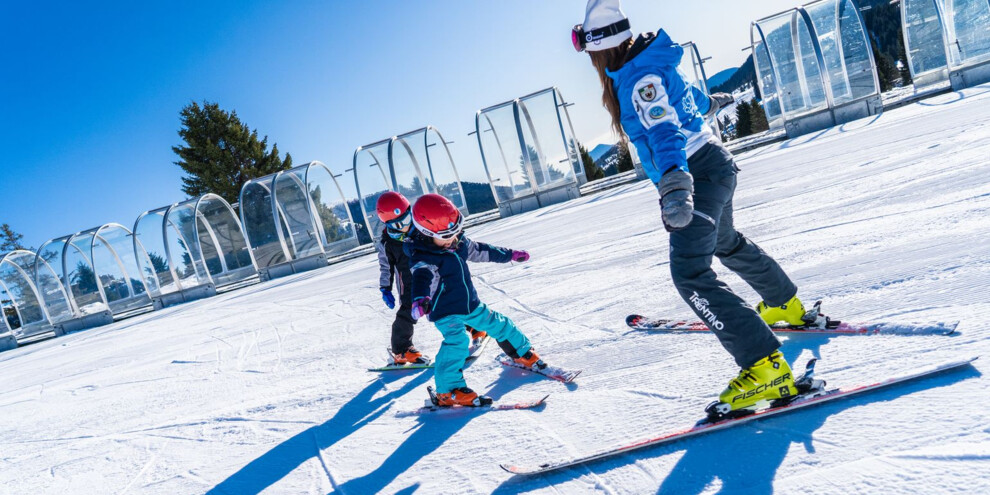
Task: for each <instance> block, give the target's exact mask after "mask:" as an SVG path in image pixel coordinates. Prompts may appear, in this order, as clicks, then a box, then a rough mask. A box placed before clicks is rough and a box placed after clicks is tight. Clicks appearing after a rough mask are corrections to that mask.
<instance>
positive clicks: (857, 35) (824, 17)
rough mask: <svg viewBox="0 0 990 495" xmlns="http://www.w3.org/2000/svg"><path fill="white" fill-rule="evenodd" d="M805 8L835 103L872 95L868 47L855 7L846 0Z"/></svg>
mask: <svg viewBox="0 0 990 495" xmlns="http://www.w3.org/2000/svg"><path fill="white" fill-rule="evenodd" d="M806 10H807V12H808V15H809V16H810V17H811V21H812V23H813V24H814V26H815V31H816V32H817V33H818V42H819V44H820V45H821V47H822V55H823V56H824V58H825V65H826V68H827V70H828V76H829V81H830V83H831V85H832V96H833V99H834V102H835V104H836V105H840V104H843V103H847V102H850V101H854V100H858V99H861V98H865V97H868V96H872V95H875V94H876V93H877V92H878V91H877V88H876V84H875V79H874V75H873V63H872V62H871V60H870V53H869V51H868V50H870V49H871V48H870V45H869V42H868V41H867V39H866V32H865V31H864V30H863V25H862V24H861V23H860V18H859V13H858V12H857V11H856V6H855V5H854V4H853V3H852V2H850V1H849V0H824V1H822V2H818V3H815V4H813V5H810V6H808V7H807V8H806Z"/></svg>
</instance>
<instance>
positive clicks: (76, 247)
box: [63, 233, 109, 316]
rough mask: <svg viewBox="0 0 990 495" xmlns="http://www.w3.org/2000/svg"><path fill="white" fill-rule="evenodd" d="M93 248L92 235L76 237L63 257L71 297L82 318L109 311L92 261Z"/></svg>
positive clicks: (68, 245) (71, 240)
mask: <svg viewBox="0 0 990 495" xmlns="http://www.w3.org/2000/svg"><path fill="white" fill-rule="evenodd" d="M92 246H93V234H92V233H84V234H77V235H74V236H72V238H71V239H70V240H69V242H68V244H66V246H65V254H64V257H63V263H64V265H65V278H66V280H67V288H68V291H69V296H70V297H72V300H73V301H75V305H76V309H77V311H78V312H79V315H80V316H83V315H91V314H95V313H100V312H103V311H107V310H108V309H109V308H108V307H107V305H106V301H104V300H103V295H102V294H101V293H100V286H99V285H98V284H99V282H98V281H97V279H96V271H95V269H94V267H93V262H92V260H91V259H90V253H91V249H92Z"/></svg>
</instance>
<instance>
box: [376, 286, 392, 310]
mask: <svg viewBox="0 0 990 495" xmlns="http://www.w3.org/2000/svg"><path fill="white" fill-rule="evenodd" d="M379 290H381V291H382V301H385V305H386V306H388V309H395V296H393V295H392V289H387V288H385V287H382V288H381V289H379Z"/></svg>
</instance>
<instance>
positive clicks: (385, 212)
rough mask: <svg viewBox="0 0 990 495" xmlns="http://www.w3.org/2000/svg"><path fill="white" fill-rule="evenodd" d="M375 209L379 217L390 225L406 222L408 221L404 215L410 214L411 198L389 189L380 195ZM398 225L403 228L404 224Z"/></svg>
mask: <svg viewBox="0 0 990 495" xmlns="http://www.w3.org/2000/svg"><path fill="white" fill-rule="evenodd" d="M375 210H376V211H377V213H378V218H379V219H380V220H381V221H382V222H385V223H386V224H389V226H390V227H391V226H392V225H391V224H392V223H402V224H405V223H406V222H407V221H408V220H406V219H405V218H404V217H405V216H407V215H408V214H409V200H408V199H406V197H405V196H403V195H402V194H399V193H397V192H395V191H387V192H385V194H382V195H381V196H379V197H378V202H377V203H375ZM397 227H398V228H402V227H404V225H402V226H397Z"/></svg>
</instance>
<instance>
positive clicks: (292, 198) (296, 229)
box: [274, 166, 323, 259]
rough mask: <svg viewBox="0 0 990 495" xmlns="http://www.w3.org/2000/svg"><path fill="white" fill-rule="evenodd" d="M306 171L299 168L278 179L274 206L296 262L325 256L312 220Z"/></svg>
mask: <svg viewBox="0 0 990 495" xmlns="http://www.w3.org/2000/svg"><path fill="white" fill-rule="evenodd" d="M306 168H307V167H306V166H302V167H296V168H294V169H292V170H286V171H283V172H280V173H279V174H278V175H276V176H275V184H274V188H275V190H274V197H275V203H276V205H277V206H278V212H279V214H281V216H282V222H283V225H284V226H285V228H286V229H287V231H288V234H289V235H288V237H287V238H286V241H287V244H288V246H289V249H290V252H291V253H292V257H293V258H294V259H301V258H307V257H309V256H315V255H318V254H320V253H322V252H323V243H322V241H321V239H320V235H319V233H318V232H317V230H316V228H317V227H316V223H315V221H314V220H313V205H312V204H311V203H310V199H309V187H308V186H307V185H306Z"/></svg>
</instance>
